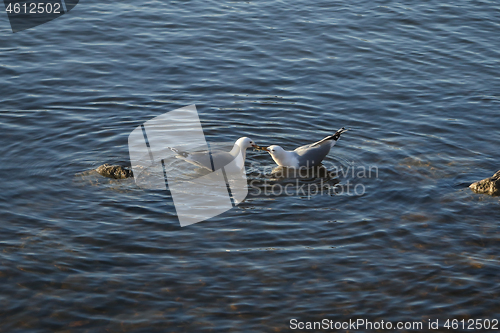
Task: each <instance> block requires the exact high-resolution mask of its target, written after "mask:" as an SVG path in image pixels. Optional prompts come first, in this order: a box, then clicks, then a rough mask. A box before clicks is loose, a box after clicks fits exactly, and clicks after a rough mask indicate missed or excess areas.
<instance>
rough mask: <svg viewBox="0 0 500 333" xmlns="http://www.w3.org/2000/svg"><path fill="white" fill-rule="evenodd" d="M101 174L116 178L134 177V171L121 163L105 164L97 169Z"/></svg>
mask: <svg viewBox="0 0 500 333" xmlns="http://www.w3.org/2000/svg"><path fill="white" fill-rule="evenodd" d="M95 171H97V172H98V173H99V174H100V175H101V176H104V177H108V178H114V179H125V178H129V177H133V174H132V171H131V170H128V169H125V168H124V167H122V166H121V165H110V164H107V163H106V164H103V165H101V166H99V167H98V168H97V169H95Z"/></svg>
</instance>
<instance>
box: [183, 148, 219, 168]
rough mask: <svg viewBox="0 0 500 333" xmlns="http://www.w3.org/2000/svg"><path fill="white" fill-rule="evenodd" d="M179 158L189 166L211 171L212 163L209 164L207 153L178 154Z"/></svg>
mask: <svg viewBox="0 0 500 333" xmlns="http://www.w3.org/2000/svg"><path fill="white" fill-rule="evenodd" d="M179 156H180V157H181V158H182V159H183V160H185V161H186V162H189V163H191V164H194V165H197V166H199V167H202V168H205V169H208V170H210V171H212V162H210V155H209V154H208V153H207V152H199V153H187V154H185V153H184V154H179Z"/></svg>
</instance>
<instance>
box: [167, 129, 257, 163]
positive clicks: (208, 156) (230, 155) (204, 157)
mask: <svg viewBox="0 0 500 333" xmlns="http://www.w3.org/2000/svg"><path fill="white" fill-rule="evenodd" d="M250 147H258V146H257V145H256V144H255V143H254V142H253V140H252V139H250V138H247V137H242V138H239V139H238V140H236V142H235V143H234V146H233V148H232V149H231V151H229V152H225V151H214V152H210V153H209V152H194V153H189V152H184V151H179V150H178V149H176V148H171V147H169V148H170V149H171V150H172V151H173V152H175V153H176V154H178V155H177V158H180V159H183V160H184V161H186V162H189V163H191V164H194V165H196V166H199V167H202V168H205V169H208V170H210V171H215V170H218V169H221V168H223V167H225V166H227V165H229V164H231V166H233V167H234V166H236V167H237V168H239V169H241V170H242V169H243V168H244V166H245V158H246V150H247V148H250ZM233 161H234V163H232V162H233Z"/></svg>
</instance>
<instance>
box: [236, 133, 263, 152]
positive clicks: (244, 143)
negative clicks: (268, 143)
mask: <svg viewBox="0 0 500 333" xmlns="http://www.w3.org/2000/svg"><path fill="white" fill-rule="evenodd" d="M236 144H237V145H238V146H239V147H240V148H241V149H243V150H245V149H247V148H250V147H254V148H255V147H258V146H257V145H256V144H255V142H253V140H252V139H250V138H247V137H246V136H244V137H242V138H239V139H238V140H236Z"/></svg>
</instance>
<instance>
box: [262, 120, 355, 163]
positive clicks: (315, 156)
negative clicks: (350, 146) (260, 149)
mask: <svg viewBox="0 0 500 333" xmlns="http://www.w3.org/2000/svg"><path fill="white" fill-rule="evenodd" d="M345 131H347V130H346V129H345V128H344V127H342V128H341V129H339V130H338V131H337V132H336V133H335V134H334V135H330V136H327V137H326V138H324V139H323V140H320V141H318V142H315V143H311V144H308V145H305V146H301V147H298V148H297V149H295V150H293V151H287V150H285V149H283V148H281V147H280V146H277V145H273V146H269V147H267V148H266V149H265V150H267V152H269V154H271V157H272V158H273V160H274V162H276V164H278V165H279V166H284V167H289V168H300V167H313V166H318V165H319V164H320V163H321V161H323V159H324V158H325V157H326V155H328V153H329V152H330V149H331V148H332V147H333V146H335V144H336V143H337V141H338V139H339V138H340V135H341V134H342V133H344V132H345Z"/></svg>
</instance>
